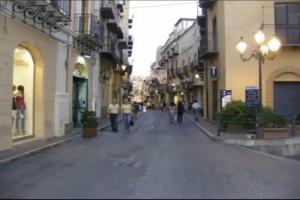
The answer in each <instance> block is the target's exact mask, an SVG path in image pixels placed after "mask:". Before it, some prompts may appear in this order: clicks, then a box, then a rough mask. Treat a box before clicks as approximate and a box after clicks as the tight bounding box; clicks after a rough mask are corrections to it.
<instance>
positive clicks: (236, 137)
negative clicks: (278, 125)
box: [185, 113, 300, 156]
mask: <svg viewBox="0 0 300 200" xmlns="http://www.w3.org/2000/svg"><path fill="white" fill-rule="evenodd" d="M185 117H186V118H187V119H189V120H190V121H192V122H193V123H194V124H195V125H196V126H197V127H198V128H199V129H200V130H201V131H202V132H203V133H204V134H206V135H207V136H208V137H210V138H211V139H212V140H214V141H219V142H222V143H225V144H236V145H240V146H245V147H248V148H253V149H256V150H259V151H263V152H266V153H270V154H275V155H280V156H292V155H298V154H300V137H294V138H288V139H278V140H254V139H250V136H251V134H245V133H232V134H231V133H224V132H222V133H221V135H220V136H219V137H218V136H217V125H216V124H215V123H213V122H209V121H207V120H205V119H202V118H201V119H199V121H198V122H196V121H195V120H194V117H193V114H192V113H185ZM247 135H248V136H249V138H248V137H247Z"/></svg>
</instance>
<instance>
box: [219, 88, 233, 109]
mask: <svg viewBox="0 0 300 200" xmlns="http://www.w3.org/2000/svg"><path fill="white" fill-rule="evenodd" d="M231 99H232V91H231V90H221V105H222V108H224V107H225V106H226V105H227V104H228V103H230V102H231Z"/></svg>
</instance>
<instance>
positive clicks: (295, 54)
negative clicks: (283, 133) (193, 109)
mask: <svg viewBox="0 0 300 200" xmlns="http://www.w3.org/2000/svg"><path fill="white" fill-rule="evenodd" d="M263 7H264V11H263ZM263 13H264V14H263ZM214 15H217V32H218V47H219V55H218V56H217V57H216V58H214V59H211V60H208V61H207V63H208V65H207V66H208V67H210V66H213V65H215V66H217V67H218V74H219V75H218V90H221V89H229V90H232V95H233V96H232V98H233V100H243V101H244V99H245V87H246V86H258V61H257V60H255V59H253V60H251V61H249V62H242V61H241V60H240V55H239V53H238V52H237V51H236V44H237V43H238V41H239V39H240V37H241V36H243V37H244V39H245V40H246V41H247V43H248V45H249V46H248V51H247V52H246V56H250V54H251V50H253V49H255V48H257V46H256V44H255V41H254V34H255V33H256V31H257V30H258V28H259V27H260V26H261V24H262V23H265V24H274V1H217V2H216V3H215V4H214V6H213V7H212V8H211V9H210V10H209V15H208V16H209V18H208V19H209V20H208V33H211V32H212V20H213V16H214ZM264 32H265V34H266V40H268V39H270V37H271V36H272V35H273V34H274V32H275V31H274V26H268V27H267V28H265V29H264ZM299 55H300V49H299V48H294V47H283V48H281V50H280V52H278V54H277V56H276V58H275V59H274V60H273V61H269V60H267V61H266V62H265V64H263V66H262V74H263V75H262V84H263V90H262V92H263V104H264V105H265V106H268V107H271V108H272V107H273V83H274V81H276V79H277V81H278V77H279V76H280V74H282V73H284V75H283V76H281V81H282V80H290V81H291V80H293V81H300V78H299V77H300V72H299V70H300V56H299ZM285 72H288V73H285ZM207 73H208V72H207ZM207 75H209V74H207ZM208 77H209V78H208V79H209V80H208V85H207V88H208V92H209V94H208V95H209V98H208V102H206V94H205V92H204V99H205V101H204V102H205V105H204V108H206V103H208V105H209V106H208V107H209V111H208V118H209V119H211V116H212V82H211V81H212V80H211V78H210V76H208ZM219 98H220V97H219V94H218V101H220V99H219Z"/></svg>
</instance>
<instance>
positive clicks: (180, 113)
mask: <svg viewBox="0 0 300 200" xmlns="http://www.w3.org/2000/svg"><path fill="white" fill-rule="evenodd" d="M183 113H184V104H183V102H182V101H179V103H178V105H177V123H178V124H182V116H183Z"/></svg>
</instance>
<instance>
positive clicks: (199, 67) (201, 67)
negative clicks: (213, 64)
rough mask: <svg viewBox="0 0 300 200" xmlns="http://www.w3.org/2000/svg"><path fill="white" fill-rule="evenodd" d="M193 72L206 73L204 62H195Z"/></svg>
mask: <svg viewBox="0 0 300 200" xmlns="http://www.w3.org/2000/svg"><path fill="white" fill-rule="evenodd" d="M192 69H193V71H194V72H203V71H204V63H203V62H200V61H199V62H198V61H193V68H192Z"/></svg>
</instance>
